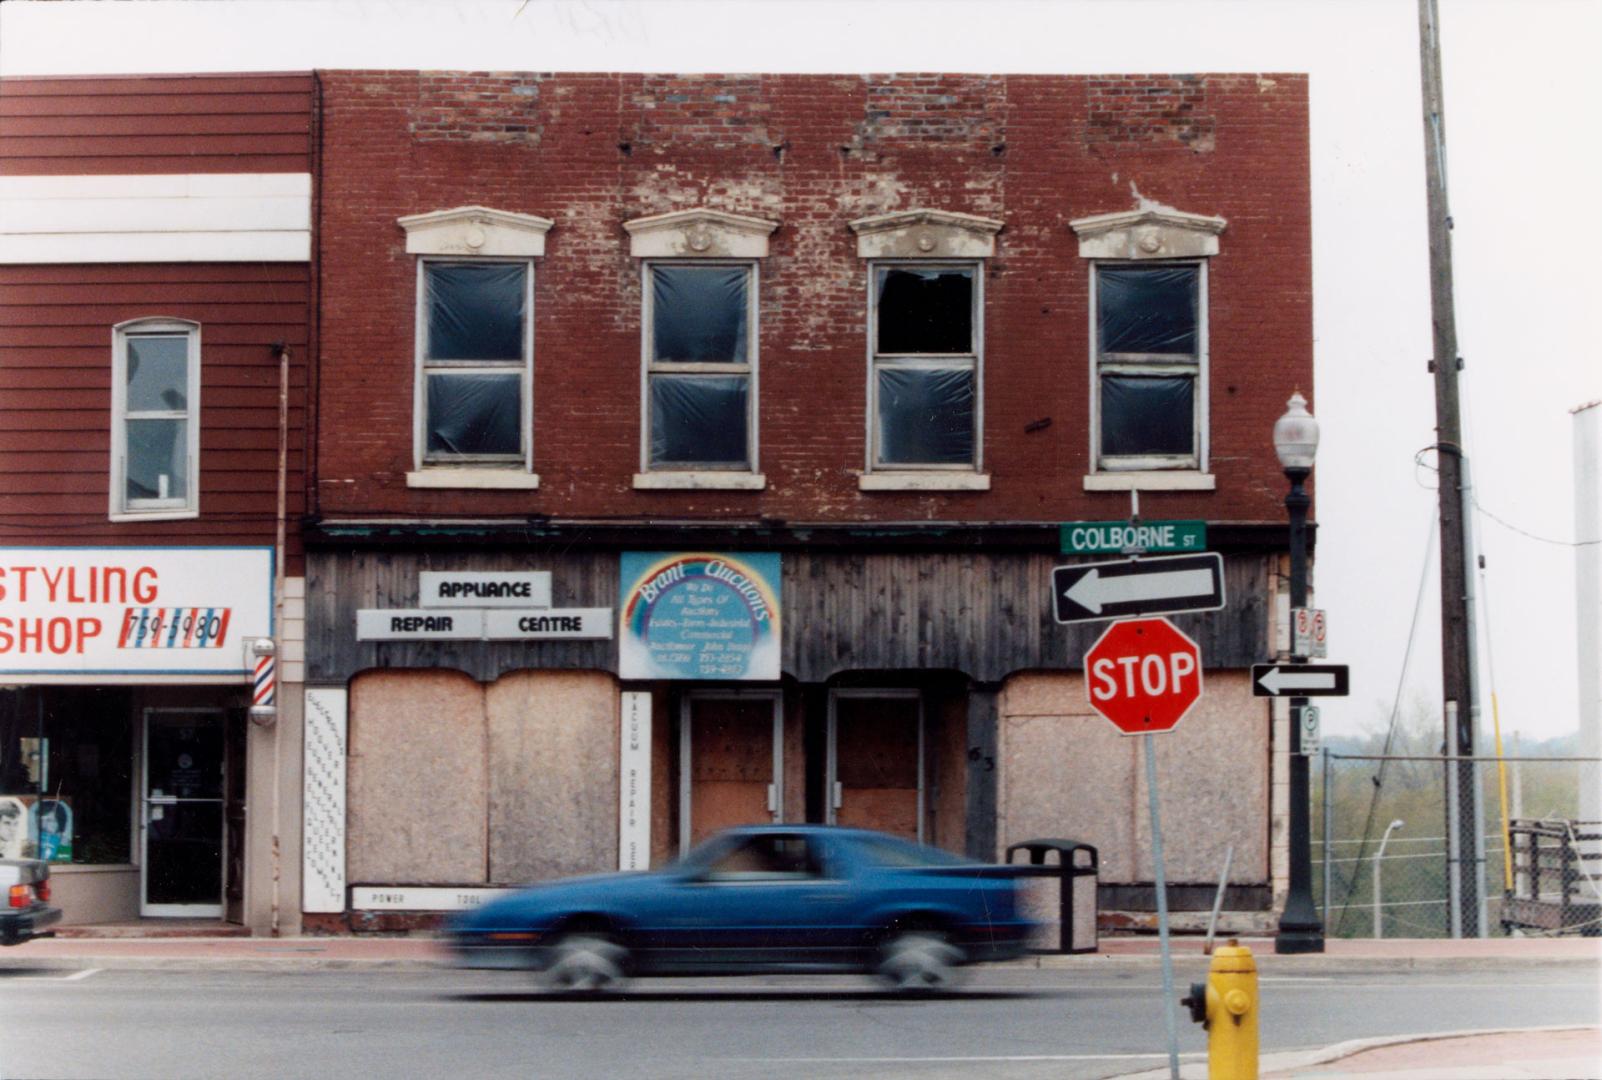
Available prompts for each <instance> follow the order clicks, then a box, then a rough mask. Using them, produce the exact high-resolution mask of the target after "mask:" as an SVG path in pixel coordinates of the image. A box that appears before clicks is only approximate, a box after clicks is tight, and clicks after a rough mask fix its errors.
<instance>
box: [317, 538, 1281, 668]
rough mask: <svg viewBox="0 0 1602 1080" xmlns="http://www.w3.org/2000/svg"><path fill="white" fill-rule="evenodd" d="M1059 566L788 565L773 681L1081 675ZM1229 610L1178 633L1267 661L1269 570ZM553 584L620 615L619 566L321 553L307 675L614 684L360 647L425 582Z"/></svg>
mask: <svg viewBox="0 0 1602 1080" xmlns="http://www.w3.org/2000/svg"><path fill="white" fill-rule="evenodd" d="M1062 561H1063V560H1062V559H1061V557H1059V556H1053V555H1049V554H1043V553H1037V552H1036V553H1031V552H999V551H996V552H988V551H973V552H929V553H911V552H907V553H882V554H881V553H875V554H861V553H838V552H789V551H786V552H785V553H784V555H783V562H782V566H783V579H784V580H783V609H782V612H783V620H784V625H783V637H784V641H783V660H782V667H783V671H784V673H785V674H786V675H787V676H793V677H795V678H797V679H799V680H801V681H802V682H824V681H827V680H828V679H830V678H831V677H833V676H836V675H840V674H843V673H845V672H869V671H907V670H912V671H928V670H937V669H938V670H948V671H956V672H961V673H962V674H965V675H967V676H968V677H970V678H973V679H976V680H978V681H980V682H988V683H996V682H1000V681H1001V680H1002V679H1004V678H1006V677H1007V676H1008V675H1009V674H1011V673H1013V672H1017V671H1025V670H1031V669H1044V670H1058V671H1061V670H1079V669H1080V668H1081V667H1082V666H1083V658H1084V655H1085V652H1086V651H1087V650H1088V649H1089V648H1090V646H1091V645H1092V644H1093V643H1094V642H1095V640H1096V638H1097V637H1099V636H1100V634H1101V632H1102V631H1103V630H1104V629H1105V628H1106V625H1107V624H1105V623H1082V624H1077V625H1074V626H1059V625H1058V624H1057V623H1056V622H1055V621H1054V620H1053V619H1052V614H1051V604H1050V595H1051V594H1050V577H1051V568H1052V566H1053V565H1056V564H1059V563H1061V562H1062ZM1225 567H1226V571H1225V574H1226V578H1227V580H1228V585H1227V588H1228V590H1229V596H1230V601H1229V607H1228V608H1227V609H1226V610H1224V611H1221V612H1214V613H1208V614H1205V615H1191V616H1179V617H1176V618H1175V622H1176V623H1177V624H1178V625H1179V626H1180V627H1181V628H1182V629H1184V630H1185V632H1186V633H1188V634H1190V635H1191V637H1193V638H1194V639H1195V640H1196V642H1197V643H1198V645H1200V647H1201V650H1202V656H1203V658H1204V663H1205V665H1206V666H1207V667H1209V668H1244V667H1247V666H1249V665H1251V664H1253V663H1256V662H1258V661H1260V660H1262V659H1264V658H1265V657H1266V656H1267V655H1268V641H1267V636H1266V628H1267V619H1266V617H1265V610H1264V604H1265V603H1266V600H1265V599H1264V597H1265V596H1266V595H1267V593H1268V588H1269V578H1268V562H1267V558H1266V557H1264V556H1260V555H1236V556H1229V557H1227V558H1226V559H1225ZM447 569H450V570H508V569H520V570H549V571H551V573H552V577H553V593H554V597H553V602H554V603H555V605H556V606H558V607H607V608H615V607H616V604H617V588H618V582H617V570H618V559H617V555H616V553H615V552H606V551H580V552H568V551H559V550H557V549H554V548H538V547H531V548H528V549H525V550H521V551H515V552H513V551H493V552H489V551H475V552H460V551H449V550H442V551H422V552H416V551H404V550H388V549H384V550H369V551H360V552H358V551H339V552H334V551H319V552H313V553H311V554H310V555H309V556H308V559H307V571H306V573H307V583H306V587H307V595H308V596H313V597H316V596H320V597H321V598H322V599H321V601H320V602H319V603H318V604H315V605H313V604H309V605H308V612H307V619H308V623H307V663H308V667H307V677H308V679H309V680H311V681H314V682H319V683H332V684H337V683H344V682H346V681H348V680H349V679H350V678H351V677H352V676H353V675H355V674H356V673H357V672H359V671H362V670H365V669H367V668H386V667H418V668H429V667H450V668H455V669H457V670H460V671H465V672H467V673H468V674H470V675H472V676H473V677H474V678H475V679H478V680H480V681H483V682H489V681H493V680H494V679H497V678H499V677H500V676H502V675H504V674H506V673H507V672H511V671H517V670H521V669H525V668H573V669H597V670H605V671H613V672H615V671H616V670H617V649H616V645H615V644H614V643H613V642H611V641H600V642H593V641H575V642H526V643H525V642H460V641H456V642H452V641H440V642H357V641H356V640H355V627H356V612H357V610H358V609H361V608H408V607H415V606H417V603H418V594H417V586H418V574H419V572H420V571H423V570H447Z"/></svg>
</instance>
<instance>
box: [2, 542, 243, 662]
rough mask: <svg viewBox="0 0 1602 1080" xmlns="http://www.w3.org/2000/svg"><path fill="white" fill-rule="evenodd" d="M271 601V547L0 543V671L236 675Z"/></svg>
mask: <svg viewBox="0 0 1602 1080" xmlns="http://www.w3.org/2000/svg"><path fill="white" fill-rule="evenodd" d="M272 613H273V552H272V549H271V548H265V547H262V548H254V547H252V548H242V547H232V548H224V547H213V548H195V547H162V548H156V547H147V548H128V547H115V548H113V547H106V548H87V547H85V548H0V678H4V677H8V676H26V675H49V676H57V675H217V676H228V677H235V678H242V677H244V676H245V675H247V674H248V671H247V668H246V660H245V652H244V648H243V646H242V644H241V642H242V641H243V639H244V638H247V637H270V636H272V631H273V625H272Z"/></svg>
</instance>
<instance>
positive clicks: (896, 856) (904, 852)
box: [851, 834, 971, 867]
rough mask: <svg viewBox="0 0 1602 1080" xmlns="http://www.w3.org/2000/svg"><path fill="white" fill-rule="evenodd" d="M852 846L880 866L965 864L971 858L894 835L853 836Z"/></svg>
mask: <svg viewBox="0 0 1602 1080" xmlns="http://www.w3.org/2000/svg"><path fill="white" fill-rule="evenodd" d="M851 842H852V846H853V847H854V848H855V849H856V850H857V852H859V853H860V854H861V855H862V857H863V858H865V859H867V860H868V861H869V862H872V863H876V864H877V865H879V866H892V867H915V866H963V865H966V864H967V863H969V862H970V861H971V860H969V859H965V858H963V857H962V856H960V855H953V854H951V852H949V851H942V850H940V849H939V848H933V847H927V846H925V845H923V844H914V843H913V842H912V841H910V840H898V839H897V838H895V837H893V836H871V835H866V834H864V835H861V836H854V837H852V838H851Z"/></svg>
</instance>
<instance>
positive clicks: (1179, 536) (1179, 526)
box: [1058, 521, 1207, 555]
mask: <svg viewBox="0 0 1602 1080" xmlns="http://www.w3.org/2000/svg"><path fill="white" fill-rule="evenodd" d="M1058 527H1059V528H1060V529H1061V531H1062V553H1063V554H1064V555H1105V554H1107V553H1109V552H1112V553H1114V554H1116V553H1118V552H1122V551H1127V550H1129V549H1131V548H1134V549H1138V550H1140V551H1144V552H1152V553H1155V552H1187V551H1206V550H1207V522H1205V521H1142V522H1141V523H1140V524H1139V525H1131V524H1130V523H1129V522H1127V521H1069V522H1064V523H1063V524H1062V525H1060V526H1058Z"/></svg>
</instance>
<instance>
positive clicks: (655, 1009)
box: [0, 963, 1602, 1080]
mask: <svg viewBox="0 0 1602 1080" xmlns="http://www.w3.org/2000/svg"><path fill="white" fill-rule="evenodd" d="M1203 971H1204V968H1203V967H1202V966H1201V965H1199V964H1196V963H1189V964H1180V965H1179V968H1178V973H1177V978H1178V981H1179V985H1180V986H1181V987H1183V986H1184V985H1185V984H1186V983H1188V982H1189V980H1190V979H1191V978H1199V977H1201V975H1202V973H1203ZM1262 994H1263V1021H1262V1022H1263V1048H1264V1051H1265V1052H1267V1051H1271V1050H1288V1049H1295V1048H1304V1047H1314V1046H1321V1045H1325V1044H1329V1043H1334V1042H1339V1041H1342V1040H1344V1039H1351V1038H1360V1037H1368V1036H1376V1035H1394V1034H1408V1033H1423V1032H1436V1031H1461V1030H1465V1029H1489V1028H1505V1027H1521V1026H1537V1025H1549V1024H1595V1023H1597V1022H1598V1017H1599V1012H1602V1006H1599V987H1598V983H1597V979H1596V974H1595V971H1594V969H1592V968H1590V967H1589V966H1581V965H1552V966H1540V965H1533V964H1532V965H1523V964H1520V965H1510V964H1499V965H1496V967H1495V969H1494V971H1479V970H1474V969H1465V968H1463V967H1462V966H1442V967H1439V968H1435V969H1430V968H1424V969H1418V970H1411V971H1408V970H1401V971H1386V970H1383V969H1381V968H1379V967H1378V965H1376V967H1375V969H1374V970H1370V971H1365V972H1328V973H1320V974H1318V975H1308V976H1298V977H1280V978H1275V977H1272V976H1268V977H1265V978H1264V979H1263V983H1262ZM1178 1022H1179V1025H1180V1050H1181V1052H1182V1053H1184V1054H1186V1055H1195V1056H1200V1055H1201V1054H1202V1053H1203V1052H1204V1050H1205V1043H1204V1042H1203V1035H1202V1032H1201V1030H1200V1029H1199V1028H1198V1027H1195V1026H1193V1025H1192V1024H1191V1023H1190V1022H1189V1019H1188V1018H1187V1016H1186V1015H1185V1013H1184V1010H1182V1009H1181V1010H1180V1011H1179V1021H1178ZM1191 1059H1192V1058H1191V1057H1190V1056H1187V1058H1186V1060H1191ZM1166 1060H1167V1047H1166V1041H1165V1035H1164V1024H1163V1003H1162V992H1161V974H1160V972H1159V970H1158V968H1157V967H1156V965H1155V964H1140V965H1133V964H1131V965H1119V964H1115V963H1110V964H1109V965H1108V969H1107V970H1105V971H1095V972H1089V973H1087V972H1086V971H1084V970H1083V969H1082V968H1081V969H1072V970H1069V969H1055V970H1054V969H1049V968H1048V969H1043V970H1036V969H1026V968H996V969H987V970H982V971H979V972H976V973H975V974H974V976H973V977H972V978H971V979H970V982H969V984H968V985H967V986H966V987H965V988H964V991H963V992H961V993H957V994H952V995H948V996H942V997H939V998H933V999H926V1000H906V999H900V998H896V997H892V996H889V995H886V994H882V993H880V992H878V991H877V990H876V989H874V987H873V984H872V983H870V982H868V981H866V980H859V979H854V978H849V977H843V976H840V977H836V976H816V977H799V978H749V979H721V980H720V979H695V980H647V981H643V982H640V983H637V984H635V986H634V987H632V988H631V989H630V992H629V993H627V994H626V995H622V996H612V997H608V998H607V999H604V1000H564V999H561V998H556V997H551V996H549V995H546V994H543V993H539V992H536V991H533V990H531V989H530V981H529V979H528V978H527V977H525V976H520V975H519V974H517V973H512V972H466V971H450V970H427V969H421V970H420V969H415V968H363V969H345V970H338V969H323V970H308V969H300V970H291V971H281V972H280V971H252V972H232V971H222V970H216V969H199V970H155V971H151V970H94V969H88V970H86V971H78V972H73V971H65V970H59V969H57V970H52V969H46V968H28V967H22V966H17V965H7V966H6V967H4V968H0V1076H3V1077H6V1078H20V1077H52V1078H55V1077H108V1078H122V1077H155V1076H161V1077H180V1078H187V1077H229V1078H230V1080H234V1078H238V1080H245V1078H254V1077H273V1078H278V1077H295V1076H308V1077H309V1076H340V1077H383V1078H385V1080H398V1078H404V1077H430V1078H433V1077H441V1076H447V1077H457V1076H468V1077H475V1078H476V1077H517V1078H519V1080H526V1078H528V1077H540V1078H542V1080H543V1078H557V1077H598V1076H606V1077H618V1078H630V1077H653V1078H667V1077H686V1078H689V1077H694V1078H701V1077H716V1078H731V1080H733V1078H741V1080H743V1078H757V1077H763V1078H766V1077H773V1076H797V1077H803V1076H804V1077H809V1078H810V1077H853V1078H868V1077H873V1078H901V1077H907V1078H916V1080H932V1078H937V1077H938V1078H944V1077H959V1076H960V1077H963V1078H964V1080H972V1078H973V1077H975V1076H983V1077H986V1078H993V1077H1006V1078H1014V1077H1045V1076H1050V1077H1054V1078H1072V1077H1105V1076H1113V1075H1117V1074H1121V1073H1127V1072H1135V1071H1138V1070H1141V1069H1149V1068H1154V1067H1160V1066H1163V1065H1165V1064H1166Z"/></svg>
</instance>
